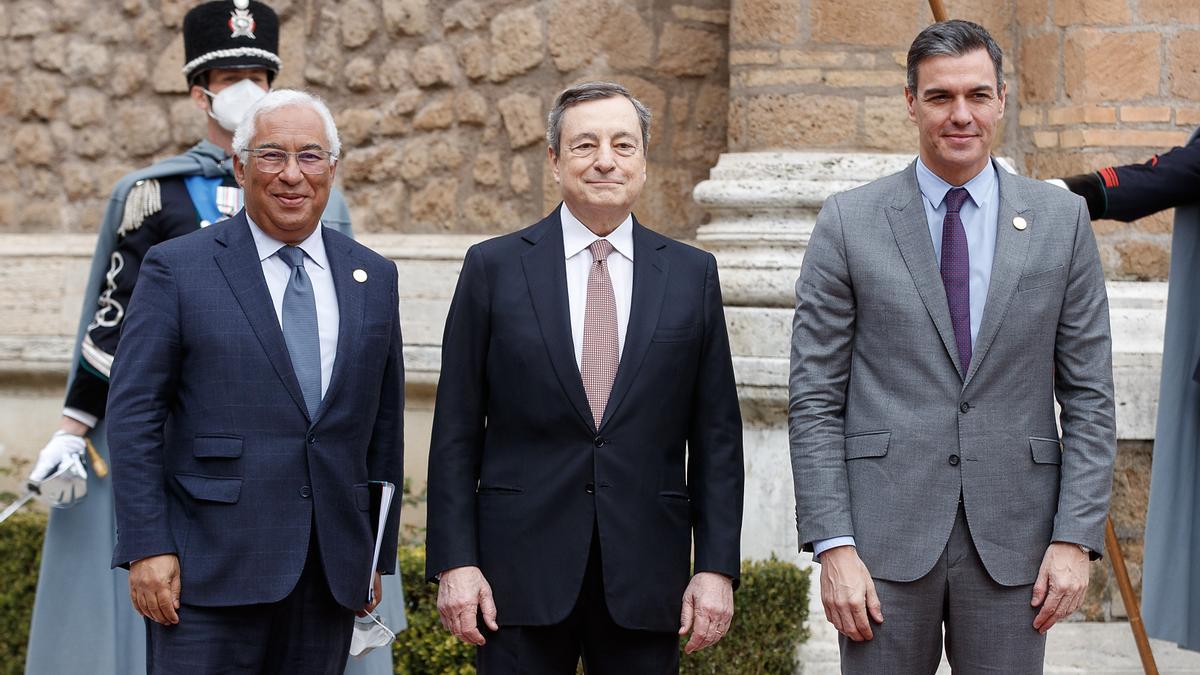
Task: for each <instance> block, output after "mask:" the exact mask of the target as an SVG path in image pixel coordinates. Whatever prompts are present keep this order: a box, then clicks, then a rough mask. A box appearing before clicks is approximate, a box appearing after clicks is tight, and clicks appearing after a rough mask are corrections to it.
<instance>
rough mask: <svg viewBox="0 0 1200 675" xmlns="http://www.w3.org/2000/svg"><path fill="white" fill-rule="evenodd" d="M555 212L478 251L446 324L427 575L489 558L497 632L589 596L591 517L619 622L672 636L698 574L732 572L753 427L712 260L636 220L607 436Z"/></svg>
mask: <svg viewBox="0 0 1200 675" xmlns="http://www.w3.org/2000/svg"><path fill="white" fill-rule="evenodd" d="M558 214H559V211H558V209H555V211H554V212H553V213H552V214H550V215H549V216H548V217H546V218H545V219H543V220H542V221H541V222H539V223H537V224H536V225H533V226H531V227H528V228H526V229H524V230H521V231H519V232H515V233H513V234H509V235H505V236H502V237H498V238H495V239H491V240H489V241H486V242H483V243H481V244H478V245H476V246H473V247H472V248H471V249H470V250H469V251H468V252H467V256H466V260H465V261H464V263H463V270H462V275H461V277H460V278H459V282H458V288H457V290H456V291H455V294H454V300H453V303H452V304H451V307H450V313H449V316H448V318H447V320H446V333H445V338H444V340H443V345H442V371H441V379H440V381H439V383H438V390H437V406H436V408H435V413H434V422H433V436H432V444H431V447H430V458H429V520H428V526H429V529H428V550H427V555H428V557H427V567H426V571H427V573H428V574H429V576H430V577H432V576H433V575H435V574H438V573H440V572H442V571H445V570H446V569H449V568H452V567H459V566H463V565H476V566H479V567H480V568H481V569H482V570H483V573H484V576H485V577H486V578H487V580H488V582H489V583H490V584H491V587H492V590H493V592H494V594H495V600H496V607H497V610H498V612H499V621H500V623H501V625H507V626H512V625H547V624H553V623H558V622H560V621H562V620H563V619H565V618H566V616H567V614H568V613H569V612H570V611H571V609H572V607H574V605H575V601H576V599H577V598H578V597H579V592H580V587H581V584H582V581H583V576H584V571H585V568H586V567H587V559H588V551H589V548H590V544H591V541H592V532H593V524H595V526H596V527H598V528H599V538H600V546H601V550H602V555H601V558H602V561H603V575H604V587H605V589H606V594H607V602H608V607H609V610H610V612H611V613H612V616H613V618H614V619H615V620H616V622H617V623H618V624H620V625H622V626H625V627H627V628H633V629H646V630H655V631H675V630H678V628H679V615H680V607H681V604H682V598H683V592H684V589H685V588H686V586H687V583H688V580H689V577H690V565H689V559H690V556H691V553H692V546H693V543H694V545H695V571H697V572H700V571H708V572H719V573H721V574H725V575H727V576H730V577H733V578H734V579H736V578H737V576H738V569H739V548H738V547H739V539H740V533H741V521H742V484H743V471H742V426H741V415H740V412H739V409H738V400H737V391H736V386H735V383H734V377H733V366H732V361H731V358H730V353H729V339H728V335H727V333H726V328H725V316H724V311H723V309H722V304H721V287H720V282H719V281H718V279H717V265H716V261H715V260H714V259H713V257H712V255H711V254H708V253H705V252H703V251H700V250H697V249H695V248H692V247H690V246H686V245H684V244H681V243H679V242H676V241H673V240H671V239H668V238H666V237H663V236H661V235H659V234H656V233H654V232H652V231H650V230H648V229H646V228H645V227H643V226H642V225H640V224H639V223H637V221H636V220H635V221H634V223H633V227H634V231H633V248H634V256H633V258H634V259H633V302H632V306H631V308H630V317H629V325H628V329H627V332H626V337H625V344H624V349H623V351H622V354H621V362H620V366H619V368H618V371H617V377H616V380H615V382H614V383H613V389H612V394H611V395H610V398H609V401H608V404H607V406H606V408H605V412H604V418H603V419H602V420H601V423H600V427H599V429H597V428H596V427H595V424H594V422H593V419H592V413H591V411H590V409H589V407H588V403H587V397H586V395H585V393H584V389H583V381H582V379H581V377H580V374H579V368H578V366H577V364H576V361H575V355H574V347H573V343H572V340H571V326H570V317H569V308H568V301H567V285H566V267H565V261H564V251H563V236H562V224H561V221H560V220H559V215H558Z"/></svg>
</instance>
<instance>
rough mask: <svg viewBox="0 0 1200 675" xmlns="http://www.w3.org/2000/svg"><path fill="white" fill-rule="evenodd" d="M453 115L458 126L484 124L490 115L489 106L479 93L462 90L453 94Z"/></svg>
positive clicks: (471, 90)
mask: <svg viewBox="0 0 1200 675" xmlns="http://www.w3.org/2000/svg"><path fill="white" fill-rule="evenodd" d="M454 113H455V116H456V117H458V121H459V123H460V124H484V123H486V122H487V120H488V117H489V116H490V114H491V106H489V105H488V101H487V99H486V98H484V97H483V95H482V94H480V93H479V92H477V91H475V90H473V89H464V90H461V91H459V92H457V93H455V94H454Z"/></svg>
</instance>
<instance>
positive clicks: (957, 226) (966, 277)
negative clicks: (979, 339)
mask: <svg viewBox="0 0 1200 675" xmlns="http://www.w3.org/2000/svg"><path fill="white" fill-rule="evenodd" d="M966 200H967V190H966V188H960V187H958V188H951V189H950V191H949V192H947V193H946V201H945V204H946V218H945V219H944V220H942V283H943V284H945V286H946V302H947V304H949V306H950V324H951V325H952V326H954V342H955V343H956V344H957V345H958V361H959V363H961V364H962V369H963V372H964V373H965V372H967V369H968V368H970V366H971V285H970V279H971V257H970V255H969V254H968V253H967V231H966V230H965V229H963V222H962V218H960V217H959V215H958V211H959V209H961V208H962V205H963V202H965V201H966Z"/></svg>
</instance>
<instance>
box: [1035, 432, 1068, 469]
mask: <svg viewBox="0 0 1200 675" xmlns="http://www.w3.org/2000/svg"><path fill="white" fill-rule="evenodd" d="M1029 451H1030V453H1032V455H1033V463H1034V464H1062V443H1061V442H1059V440H1058V439H1057V438H1036V437H1034V436H1030V437H1029Z"/></svg>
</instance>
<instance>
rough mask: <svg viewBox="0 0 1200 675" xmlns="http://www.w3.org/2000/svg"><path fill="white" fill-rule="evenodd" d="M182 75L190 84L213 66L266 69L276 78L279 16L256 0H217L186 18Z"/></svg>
mask: <svg viewBox="0 0 1200 675" xmlns="http://www.w3.org/2000/svg"><path fill="white" fill-rule="evenodd" d="M183 53H184V60H185V61H186V64H185V65H184V66H183V76H184V77H185V78H187V81H188V84H191V83H193V82H194V81H195V78H196V76H197V75H199V74H201V73H203V72H205V71H208V70H212V69H213V68H265V69H266V70H267V72H268V73H269V74H270V77H271V78H272V79H273V78H274V76H275V74H276V73H278V72H279V68H280V67H281V66H282V65H283V62H282V61H280V60H279V17H278V16H276V14H275V10H273V9H271V8H270V7H268V6H266V5H264V4H263V3H261V2H255V0H217V1H216V2H206V3H204V4H203V5H198V6H196V7H193V8H192V9H191V11H189V12H188V13H187V15H186V16H185V17H183Z"/></svg>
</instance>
